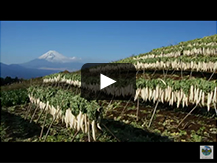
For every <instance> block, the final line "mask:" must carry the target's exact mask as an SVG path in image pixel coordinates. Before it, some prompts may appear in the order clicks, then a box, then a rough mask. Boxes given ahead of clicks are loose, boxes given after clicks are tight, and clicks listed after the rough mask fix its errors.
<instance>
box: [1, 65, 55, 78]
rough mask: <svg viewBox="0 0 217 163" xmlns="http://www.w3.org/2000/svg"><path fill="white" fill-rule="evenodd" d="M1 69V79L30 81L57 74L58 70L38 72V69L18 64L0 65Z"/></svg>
mask: <svg viewBox="0 0 217 163" xmlns="http://www.w3.org/2000/svg"><path fill="white" fill-rule="evenodd" d="M0 67H1V77H3V78H5V77H7V76H8V77H12V78H15V77H18V78H23V79H30V78H36V77H42V76H45V75H49V74H53V73H57V72H59V71H57V70H38V69H31V68H24V67H22V66H20V65H18V64H11V65H7V64H4V63H0Z"/></svg>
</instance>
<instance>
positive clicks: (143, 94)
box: [141, 87, 146, 100]
mask: <svg viewBox="0 0 217 163" xmlns="http://www.w3.org/2000/svg"><path fill="white" fill-rule="evenodd" d="M145 89H146V88H145V87H144V88H143V89H142V90H141V97H142V99H143V100H144V99H145Z"/></svg>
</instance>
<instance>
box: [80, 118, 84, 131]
mask: <svg viewBox="0 0 217 163" xmlns="http://www.w3.org/2000/svg"><path fill="white" fill-rule="evenodd" d="M80 128H81V130H82V132H84V114H81V121H80Z"/></svg>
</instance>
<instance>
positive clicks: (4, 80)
mask: <svg viewBox="0 0 217 163" xmlns="http://www.w3.org/2000/svg"><path fill="white" fill-rule="evenodd" d="M0 80H1V86H3V85H8V84H12V83H17V82H22V81H24V79H22V78H21V79H18V77H15V78H11V77H9V76H7V77H6V78H2V77H0Z"/></svg>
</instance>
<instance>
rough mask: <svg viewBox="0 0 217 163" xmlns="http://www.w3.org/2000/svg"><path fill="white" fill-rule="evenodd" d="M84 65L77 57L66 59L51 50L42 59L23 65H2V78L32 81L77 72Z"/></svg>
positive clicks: (0, 64) (0, 65)
mask: <svg viewBox="0 0 217 163" xmlns="http://www.w3.org/2000/svg"><path fill="white" fill-rule="evenodd" d="M83 64H84V63H82V62H81V59H79V58H77V57H66V56H64V55H62V54H60V53H58V52H56V51H54V50H49V51H48V52H46V53H44V54H43V55H41V56H40V57H38V58H36V59H33V60H31V61H29V62H26V63H22V64H10V65H7V64H4V63H0V67H1V77H3V78H5V77H6V76H9V77H18V78H24V79H30V78H35V77H42V76H45V75H49V74H53V73H57V72H60V71H65V70H67V71H76V70H79V69H81V67H82V66H83Z"/></svg>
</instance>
